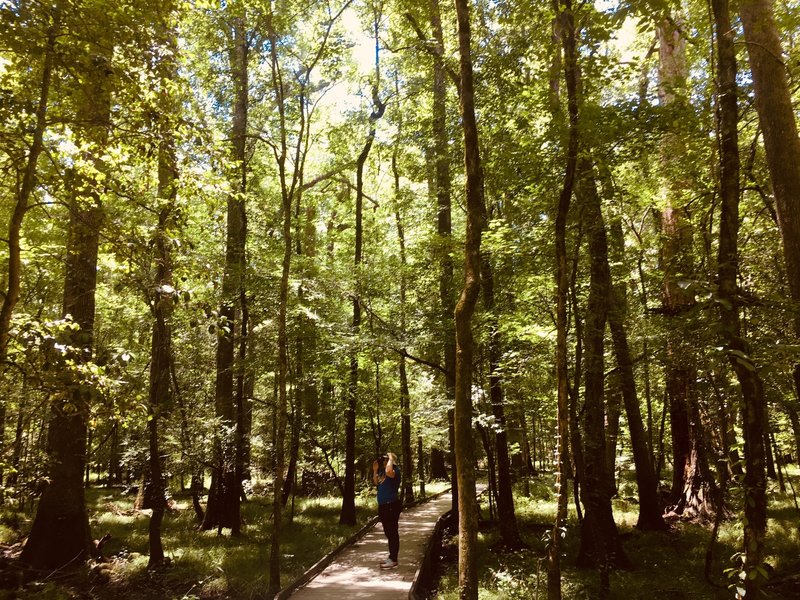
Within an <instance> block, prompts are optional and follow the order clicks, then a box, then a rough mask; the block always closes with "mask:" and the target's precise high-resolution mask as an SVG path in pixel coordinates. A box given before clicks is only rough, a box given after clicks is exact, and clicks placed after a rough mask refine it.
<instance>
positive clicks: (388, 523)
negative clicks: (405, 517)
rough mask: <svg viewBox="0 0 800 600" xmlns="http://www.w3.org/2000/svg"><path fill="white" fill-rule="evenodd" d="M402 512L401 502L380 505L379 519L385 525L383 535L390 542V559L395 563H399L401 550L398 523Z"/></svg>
mask: <svg viewBox="0 0 800 600" xmlns="http://www.w3.org/2000/svg"><path fill="white" fill-rule="evenodd" d="M402 510H403V504H402V502H400V500H395V501H394V502H387V503H386V504H379V505H378V518H379V519H380V520H381V525H383V533H385V534H386V538H387V539H388V540H389V558H390V559H391V560H393V561H395V562H397V552H398V550H400V533H399V532H398V528H397V522H398V521H399V520H400V512H401V511H402Z"/></svg>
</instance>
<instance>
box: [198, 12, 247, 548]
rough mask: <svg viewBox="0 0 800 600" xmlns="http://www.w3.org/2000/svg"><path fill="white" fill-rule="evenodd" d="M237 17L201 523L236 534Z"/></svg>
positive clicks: (240, 183) (240, 90)
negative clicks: (211, 452) (207, 484)
mask: <svg viewBox="0 0 800 600" xmlns="http://www.w3.org/2000/svg"><path fill="white" fill-rule="evenodd" d="M232 23H233V27H232V29H233V31H232V34H233V40H232V48H231V51H230V69H231V78H232V80H233V111H232V120H231V143H232V148H231V150H232V152H231V159H232V164H233V168H232V181H231V183H232V186H231V187H232V192H231V194H229V196H228V199H227V224H226V231H227V234H226V240H225V270H224V272H223V275H222V305H221V308H220V312H219V318H220V324H219V325H220V327H221V329H220V330H219V335H218V336H217V357H216V384H215V389H214V411H215V415H216V417H217V418H218V419H219V422H220V425H221V428H222V431H220V432H219V433H218V436H217V440H216V441H215V466H214V469H213V471H212V475H211V489H210V490H209V494H208V506H207V507H206V513H205V518H204V519H203V524H202V529H204V530H209V529H213V528H215V527H216V528H217V530H218V532H219V533H221V532H222V529H223V528H225V527H229V528H230V529H231V534H232V535H238V534H239V531H240V528H241V514H240V510H241V506H240V501H241V498H240V489H241V484H240V482H239V481H237V478H236V475H237V474H236V462H237V460H236V440H237V433H236V429H237V423H236V411H235V403H234V385H233V382H234V369H235V364H234V363H235V361H234V354H235V347H236V335H237V332H239V335H241V293H242V289H244V277H245V260H244V258H245V256H244V253H245V243H246V239H247V220H246V215H245V195H246V193H247V157H246V141H247V113H248V107H249V88H248V69H247V60H248V53H249V52H248V51H249V48H248V42H247V29H246V21H245V17H244V16H243V15H236V16H233V18H232Z"/></svg>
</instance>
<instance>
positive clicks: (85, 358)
mask: <svg viewBox="0 0 800 600" xmlns="http://www.w3.org/2000/svg"><path fill="white" fill-rule="evenodd" d="M88 46H89V48H90V52H87V55H85V56H84V57H83V59H82V60H83V62H82V64H80V68H81V69H82V70H83V75H84V79H83V82H84V84H83V87H82V89H81V90H80V92H81V94H80V100H81V101H80V102H79V103H78V107H79V108H78V114H77V115H76V123H75V129H76V134H77V136H78V139H79V141H80V142H81V143H82V144H86V145H87V146H88V148H89V149H88V150H87V151H86V156H85V159H86V160H87V162H90V163H91V164H92V165H93V167H94V169H95V170H96V171H97V173H103V172H104V171H105V166H104V164H103V162H102V159H101V158H100V157H101V156H102V155H103V153H104V152H105V147H106V145H107V142H108V130H109V125H110V114H111V91H112V77H111V76H112V68H111V62H110V59H109V57H108V56H107V55H106V54H105V53H106V52H108V46H107V45H105V44H99V43H96V42H95V41H94V40H92V41H90V42H89V44H88ZM79 145H80V144H79ZM102 187H103V183H102V179H100V178H99V177H94V176H93V175H89V174H87V173H84V172H81V171H80V170H79V169H77V168H76V170H75V171H74V172H73V177H72V190H71V193H72V198H71V200H70V203H69V213H70V218H69V225H68V236H67V252H66V265H65V271H64V306H63V311H62V314H63V315H64V316H65V317H66V316H67V315H69V316H71V318H72V321H73V323H75V324H76V325H77V326H78V330H77V331H75V332H73V333H72V334H71V335H70V338H71V339H70V340H69V342H68V344H67V345H68V346H69V348H70V350H69V358H70V359H71V360H72V361H74V363H75V364H76V365H81V364H85V363H87V362H89V361H91V359H92V351H93V346H94V316H95V289H96V287H97V254H98V246H99V238H100V227H101V225H102V222H103V211H102V208H101V192H102ZM63 386H64V387H63V390H62V391H61V393H59V394H58V396H57V397H56V398H55V399H54V400H53V401H52V404H51V408H50V420H49V423H48V438H47V449H48V452H47V454H48V464H49V483H48V485H47V487H46V488H45V490H44V493H43V494H42V497H41V500H40V501H39V508H38V510H37V511H36V517H35V519H34V521H33V526H32V527H31V533H30V536H29V537H28V541H27V542H26V544H25V547H24V549H23V551H22V556H21V561H22V562H23V563H26V564H28V565H30V566H31V567H33V568H34V569H45V570H53V569H59V568H63V567H75V566H77V565H79V564H80V563H81V562H82V561H83V560H84V559H85V558H87V557H88V556H89V555H90V553H91V551H92V538H91V534H90V529H89V516H88V513H87V511H86V499H85V495H84V486H83V471H84V467H85V465H86V458H87V457H86V439H87V438H86V436H87V424H88V415H89V410H90V405H91V394H90V392H89V391H88V389H87V388H88V386H86V385H85V383H84V382H82V381H80V379H79V376H78V375H77V373H76V372H75V371H65V373H64V381H63Z"/></svg>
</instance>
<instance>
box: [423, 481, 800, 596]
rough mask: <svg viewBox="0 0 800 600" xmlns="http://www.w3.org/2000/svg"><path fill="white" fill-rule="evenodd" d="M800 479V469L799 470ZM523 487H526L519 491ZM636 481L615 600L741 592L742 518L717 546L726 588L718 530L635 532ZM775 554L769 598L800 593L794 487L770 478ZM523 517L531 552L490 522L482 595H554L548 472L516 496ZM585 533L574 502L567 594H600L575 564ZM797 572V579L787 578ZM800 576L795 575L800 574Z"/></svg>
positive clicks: (443, 591) (626, 492) (615, 576)
mask: <svg viewBox="0 0 800 600" xmlns="http://www.w3.org/2000/svg"><path fill="white" fill-rule="evenodd" d="M791 475H792V476H793V480H794V481H798V478H799V477H800V471H798V470H795V471H794V472H793V473H791ZM517 491H518V492H519V491H520V490H517ZM635 495H636V494H635V486H634V485H633V483H632V481H626V482H623V484H622V486H621V490H620V497H621V498H623V499H618V500H615V501H614V517H615V520H616V522H617V525H618V527H619V531H620V534H621V536H622V538H623V546H624V549H625V552H626V553H627V555H628V557H629V558H630V559H631V561H632V562H633V563H634V569H633V570H631V571H617V572H614V573H612V575H611V590H612V592H611V598H619V599H624V600H639V599H641V600H678V599H687V600H688V599H695V598H696V599H704V600H706V599H714V600H716V599H720V600H721V599H723V598H725V599H730V598H733V597H734V594H733V592H732V591H731V590H730V589H727V587H726V586H728V585H729V584H731V583H733V582H734V580H731V579H727V578H726V575H725V574H724V571H725V570H726V569H729V568H731V567H733V566H734V563H733V562H732V560H731V557H732V556H733V555H734V553H736V552H737V551H738V550H739V549H740V547H741V544H742V542H741V539H742V525H741V519H740V517H738V516H734V517H733V518H732V519H731V520H729V521H726V522H724V523H723V524H722V526H721V527H720V532H719V539H718V542H717V544H716V546H715V551H714V557H715V560H714V564H713V578H714V580H715V582H716V583H718V584H721V585H722V586H723V587H722V588H717V587H714V586H712V585H711V584H709V583H708V582H707V581H706V579H705V575H704V561H705V554H706V549H707V546H708V541H709V539H710V527H708V526H705V525H701V524H697V523H690V522H677V523H675V524H674V525H673V527H672V530H671V531H669V532H666V533H649V532H647V533H645V532H639V531H638V530H636V529H635V527H634V526H635V524H636V519H637V516H638V506H637V505H636V504H635V502H632V501H630V500H625V499H624V498H629V497H631V496H633V497H635ZM769 503H770V505H769V521H768V532H767V541H766V546H767V559H766V562H767V563H769V564H770V565H771V566H772V567H773V568H774V570H775V575H774V577H773V578H772V579H773V581H772V584H771V585H768V586H767V587H766V588H765V591H766V595H765V598H772V599H776V600H778V599H784V598H785V599H789V598H797V597H800V596H798V587H791V585H792V581H794V582H795V583H794V585H795V586H800V530H799V529H798V522H799V520H798V516H799V515H798V511H797V509H796V508H795V506H794V501H793V499H792V496H791V492H789V493H788V494H782V493H780V492H779V491H778V490H777V484H773V483H772V482H770V489H769ZM740 504H741V502H740V500H739V496H735V497H731V506H732V507H733V508H734V510H736V509H738V508H739V507H740ZM515 506H516V511H517V518H518V521H519V525H520V530H521V532H522V535H523V538H524V539H525V541H526V542H527V543H528V544H529V546H530V549H529V550H526V551H523V552H515V553H509V552H503V551H501V550H499V549H498V546H499V544H498V542H499V536H498V533H497V531H496V530H495V528H494V527H492V526H490V524H486V525H485V526H484V527H482V528H481V531H480V532H479V536H478V545H479V549H478V563H479V574H480V575H479V579H480V583H479V586H480V591H479V598H480V599H481V600H518V599H519V600H523V599H524V600H534V599H537V598H538V599H542V600H544V599H545V598H546V597H547V564H546V558H545V557H546V543H545V540H544V536H545V534H546V532H547V531H548V530H549V527H550V524H551V523H552V521H553V519H554V517H555V510H556V502H555V497H554V495H553V493H552V480H551V479H550V478H544V477H540V478H537V479H535V480H534V481H533V483H532V485H531V495H530V496H529V497H524V496H522V495H521V493H517V494H516V496H515ZM579 542H580V531H579V528H578V524H577V518H576V516H575V513H574V505H572V504H571V506H570V517H569V521H568V527H567V535H566V538H565V544H564V559H562V593H563V597H564V598H566V599H591V598H597V597H599V577H598V574H597V572H596V571H592V570H581V569H577V568H575V566H574V563H575V557H576V556H577V553H578V545H579ZM456 543H457V540H455V539H451V540H449V541H448V547H446V548H445V552H444V553H445V557H446V558H448V557H449V558H450V559H451V562H450V564H449V565H448V567H447V568H446V569H445V571H444V575H443V577H442V579H441V581H440V586H439V593H438V595H437V598H438V599H439V600H457V599H458V589H457V585H458V581H457V580H458V574H457V566H456V564H455V561H453V560H452V559H453V557H455V556H456V555H457V550H456V549H455V545H456ZM787 576H790V577H787ZM792 578H794V579H792Z"/></svg>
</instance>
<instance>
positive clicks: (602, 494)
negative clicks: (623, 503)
mask: <svg viewBox="0 0 800 600" xmlns="http://www.w3.org/2000/svg"><path fill="white" fill-rule="evenodd" d="M576 87H577V86H576ZM577 170H578V174H577V185H578V188H577V190H576V192H577V196H578V198H580V199H581V200H582V202H583V203H584V206H585V210H586V217H587V221H588V225H587V228H588V243H589V258H590V265H591V266H590V285H589V299H588V306H587V309H586V324H585V340H586V341H585V348H586V350H585V358H584V364H585V367H584V371H585V376H584V381H585V384H584V394H585V396H584V409H583V455H584V469H585V479H584V480H583V482H582V486H581V500H582V502H583V506H584V511H585V512H584V519H583V522H582V523H581V545H580V550H579V553H578V559H577V563H578V565H579V566H584V567H589V566H596V567H598V568H599V569H600V573H601V587H602V589H603V591H604V593H607V592H608V586H609V583H608V574H609V572H610V570H611V569H612V568H613V567H625V566H627V564H628V562H627V557H626V556H625V553H624V551H623V550H622V544H621V542H620V540H619V535H618V532H617V526H616V523H615V522H614V515H613V511H612V508H611V497H612V496H613V489H612V488H611V479H610V477H609V475H608V465H607V463H606V460H607V457H606V444H607V440H606V437H605V435H606V432H605V411H604V406H603V397H604V353H605V327H606V321H607V318H608V303H609V300H610V298H611V272H610V270H609V266H608V240H607V238H606V231H605V226H604V224H603V219H602V213H601V208H600V195H599V194H598V192H597V188H596V185H595V179H594V172H593V166H592V163H591V161H590V160H589V159H588V158H585V157H584V158H579V159H578V168H577Z"/></svg>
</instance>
